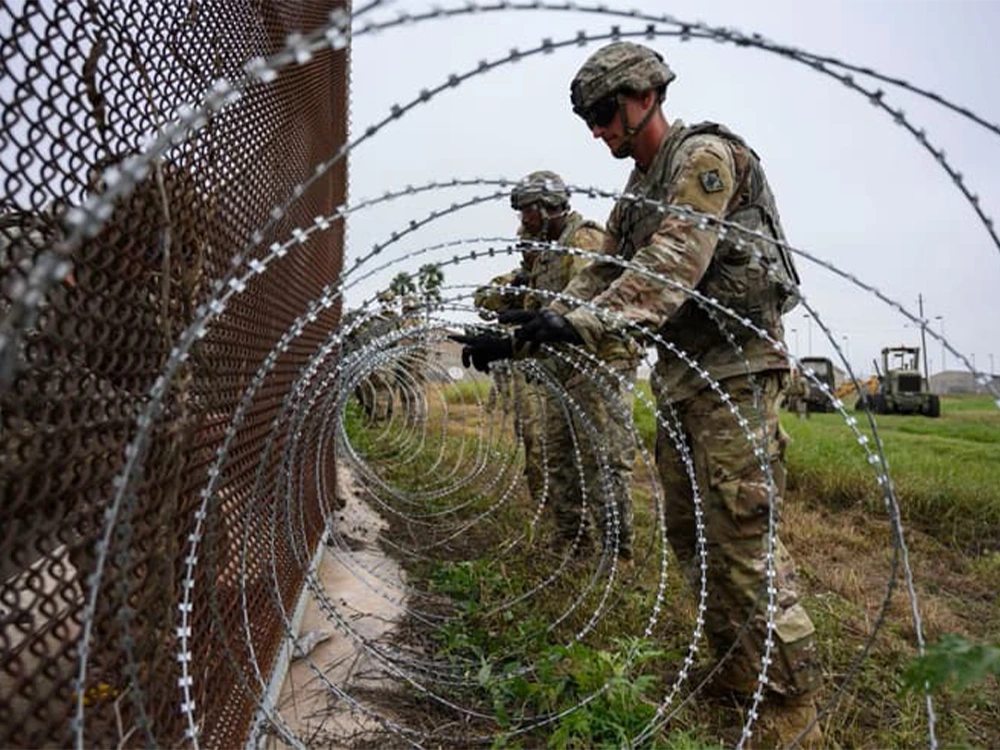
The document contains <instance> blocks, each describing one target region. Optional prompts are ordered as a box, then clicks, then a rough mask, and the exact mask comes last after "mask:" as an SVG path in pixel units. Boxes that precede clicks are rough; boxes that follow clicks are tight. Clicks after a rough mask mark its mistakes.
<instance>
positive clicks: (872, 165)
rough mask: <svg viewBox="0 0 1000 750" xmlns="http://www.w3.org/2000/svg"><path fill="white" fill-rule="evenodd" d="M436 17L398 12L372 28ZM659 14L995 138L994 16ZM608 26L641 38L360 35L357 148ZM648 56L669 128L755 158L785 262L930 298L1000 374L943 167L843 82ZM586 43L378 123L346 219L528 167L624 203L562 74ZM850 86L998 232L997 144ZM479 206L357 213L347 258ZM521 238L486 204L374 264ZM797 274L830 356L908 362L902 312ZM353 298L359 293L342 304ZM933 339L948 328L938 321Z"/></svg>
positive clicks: (566, 26) (999, 348)
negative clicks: (756, 38)
mask: <svg viewBox="0 0 1000 750" xmlns="http://www.w3.org/2000/svg"><path fill="white" fill-rule="evenodd" d="M439 4H440V5H442V6H443V7H451V6H452V5H454V4H453V3H449V2H440V3H439ZM605 4H606V5H607V6H608V7H610V8H617V9H623V10H627V9H630V8H633V7H637V8H639V9H641V10H643V11H645V12H649V13H655V14H658V13H663V12H665V11H666V10H667V6H666V4H664V3H661V2H655V1H654V0H630V1H629V2H627V3H621V2H606V3H605ZM428 7H430V4H425V3H423V2H413V1H410V0H400V1H399V2H396V3H393V4H391V5H390V6H388V7H387V9H386V10H385V11H382V12H376V13H375V15H374V17H394V16H395V15H396V14H397V13H398V12H399V11H401V10H406V11H409V12H411V13H413V12H417V11H418V10H426V9H427V8H428ZM669 12H670V13H671V14H672V15H673V16H674V17H675V18H677V19H680V20H686V21H705V22H707V23H710V24H712V25H723V26H727V27H731V28H735V29H738V30H739V31H741V32H743V33H747V34H749V33H753V32H757V33H760V34H761V35H763V36H765V37H767V38H768V39H770V40H773V41H775V42H780V43H783V44H787V45H790V46H794V47H797V48H800V49H803V50H807V51H810V52H813V53H817V54H827V55H831V56H833V57H837V58H839V59H841V60H844V61H847V62H851V63H855V64H859V65H863V66H867V67H871V68H874V69H876V70H878V71H879V72H881V73H884V74H887V75H891V76H895V77H900V78H903V79H906V80H908V81H911V82H913V83H915V84H917V85H919V86H921V87H923V88H927V89H930V90H932V91H935V92H937V93H939V94H941V95H943V96H945V97H947V98H949V99H951V100H953V101H955V102H956V103H958V104H961V105H963V106H965V107H967V108H969V109H971V110H973V111H974V112H976V113H977V114H978V115H980V116H982V117H984V118H985V119H986V120H987V121H989V122H994V123H1000V98H998V97H997V96H996V93H995V92H996V90H997V89H996V84H995V81H994V80H993V76H994V74H995V71H997V70H1000V49H998V47H997V45H996V43H995V30H996V29H997V28H1000V4H998V3H993V2H986V1H985V0H984V1H981V2H972V1H966V2H962V1H958V0H949V1H948V2H906V1H903V0H896V1H893V2H840V3H837V2H726V1H723V0H718V1H714V2H712V1H710V2H705V1H699V2H672V3H670V4H669ZM612 24H618V25H620V27H621V29H622V30H623V31H627V30H631V29H636V28H643V27H644V24H637V23H636V22H630V21H628V20H624V19H612V18H610V17H607V16H595V15H592V14H585V13H580V12H574V13H566V12H560V13H555V12H538V11H506V12H501V13H489V14H477V15H475V16H473V17H467V18H459V19H451V20H446V21H440V20H438V21H430V22H425V23H420V24H414V25H410V26H407V27H404V28H397V29H395V30H391V31H386V32H382V33H380V34H377V35H366V36H360V37H358V38H356V39H355V41H354V46H353V58H352V66H353V68H352V87H353V94H352V105H351V123H352V131H353V132H354V133H355V135H356V134H358V133H360V132H363V130H364V128H366V127H367V126H369V125H371V124H372V123H374V122H376V121H377V120H379V119H381V118H382V117H384V116H385V115H386V114H387V113H388V111H389V108H390V107H391V106H392V105H393V104H394V103H404V102H408V101H409V100H411V99H413V98H414V97H415V96H416V95H417V94H418V92H419V91H420V90H421V89H422V88H432V87H433V86H436V85H438V84H440V83H442V82H443V81H445V80H446V79H447V77H448V75H449V74H451V73H464V72H465V71H467V70H469V69H472V68H474V67H475V66H476V64H477V63H478V61H479V60H481V59H490V60H492V59H495V58H497V57H500V56H503V55H505V54H506V53H507V52H508V51H509V49H510V48H511V47H518V48H521V49H527V48H529V47H533V46H536V45H538V44H539V42H541V40H542V39H543V38H551V39H552V40H553V41H560V40H563V39H568V38H571V37H573V36H575V34H576V32H577V31H578V30H587V31H589V32H593V33H602V32H605V33H606V32H607V31H609V30H610V28H611V25H612ZM649 43H650V44H651V45H652V46H654V47H656V48H657V49H659V50H660V51H661V52H662V53H663V54H664V56H665V57H666V59H667V61H668V62H669V64H670V65H671V67H672V68H673V69H674V71H675V72H676V73H677V79H676V80H675V81H674V82H673V83H672V84H671V86H670V89H669V91H668V97H667V104H666V107H665V109H666V112H667V115H668V117H669V118H670V119H671V120H673V119H674V118H677V117H680V118H682V119H683V120H685V121H686V122H689V123H690V122H697V121H701V120H715V121H718V122H722V123H724V124H726V125H728V126H729V127H730V128H731V129H733V130H735V131H736V132H737V133H740V134H741V135H742V136H743V137H744V138H746V139H747V140H748V141H749V143H750V144H751V146H753V148H754V149H755V150H756V151H757V152H758V153H759V154H760V155H761V158H762V161H763V163H764V166H765V169H766V170H767V173H768V177H769V180H770V182H771V185H772V187H773V189H774V191H775V194H776V196H777V200H778V206H779V209H780V211H781V215H782V221H783V224H784V226H785V230H786V232H787V234H788V237H789V240H790V242H791V243H792V244H793V245H795V246H796V247H799V248H802V249H804V250H806V251H808V252H810V253H812V254H814V255H816V256H817V257H820V258H822V259H824V260H826V261H828V262H830V263H832V264H834V265H836V266H837V267H839V268H841V269H843V270H845V271H848V272H851V273H853V274H855V275H857V276H859V277H861V278H862V279H863V280H864V281H866V282H868V283H870V284H872V285H874V286H876V287H878V288H879V289H880V290H882V291H883V292H884V293H885V294H886V295H887V296H889V297H891V298H893V299H895V300H897V301H899V302H900V303H901V304H903V305H904V306H906V307H907V308H908V309H911V310H912V311H913V312H914V313H915V312H916V310H917V295H918V294H919V293H923V296H924V303H925V312H926V314H927V315H928V316H929V317H930V318H934V317H935V316H938V315H940V316H943V322H944V327H945V332H946V335H947V338H948V340H949V342H951V343H952V345H953V346H954V347H955V348H956V349H958V350H959V351H961V352H962V353H964V354H966V355H967V356H969V357H970V358H971V357H972V355H973V354H974V355H975V357H976V364H977V365H978V367H979V368H980V369H984V370H988V369H989V367H990V355H991V354H992V355H993V356H994V359H995V360H997V359H1000V330H998V326H997V320H998V318H1000V315H998V312H997V310H998V303H997V300H998V296H1000V251H998V250H997V248H996V247H994V245H993V244H992V240H991V238H990V237H989V235H988V233H987V232H986V230H985V228H984V227H983V226H982V225H981V224H980V223H979V220H978V217H977V216H976V214H975V213H974V211H973V209H972V207H971V206H970V205H969V204H968V203H967V202H966V200H965V198H964V197H963V196H962V195H961V194H960V193H959V192H958V190H957V189H956V188H955V187H954V185H953V184H952V183H951V181H950V179H949V178H948V176H947V175H946V174H945V172H944V171H943V170H942V169H941V167H940V166H939V165H938V163H937V162H936V161H935V160H934V159H933V158H932V157H931V155H930V154H929V153H928V152H927V151H926V150H924V148H923V147H922V146H921V145H919V144H918V143H917V141H916V140H915V139H913V137H912V136H910V135H909V134H908V133H907V132H906V131H905V130H904V129H903V128H901V127H900V126H898V125H896V124H895V123H894V122H893V121H892V118H891V117H889V116H888V115H886V114H885V113H883V112H880V111H879V110H877V109H876V108H875V107H873V106H872V105H871V104H870V103H868V101H867V100H866V99H865V98H863V97H861V96H860V95H858V94H857V93H854V92H851V91H849V90H848V89H847V88H846V87H845V86H843V85H842V84H841V83H839V82H837V81H835V80H833V79H831V78H829V77H826V76H823V75H820V74H818V73H816V72H815V71H813V70H811V69H809V68H807V67H805V66H803V65H801V64H798V63H795V62H792V61H789V60H787V59H784V58H781V57H779V56H777V55H774V54H771V53H767V52H763V51H760V50H756V49H748V48H738V47H736V46H734V45H732V44H720V43H716V42H711V41H701V40H692V41H688V42H681V41H680V40H678V39H677V38H670V37H661V38H658V39H657V40H655V41H653V42H649ZM598 46H600V45H599V44H589V45H587V46H586V47H582V48H581V47H577V46H571V47H568V48H566V49H563V50H559V51H557V52H555V53H553V54H551V55H544V56H536V57H534V58H531V59H527V60H523V61H521V62H519V63H517V64H516V65H507V66H504V67H502V68H499V69H497V70H494V71H492V72H489V73H486V74H484V75H481V76H478V77H475V78H473V79H471V80H469V81H467V82H466V83H464V84H462V85H460V86H458V87H457V88H455V89H451V90H448V91H446V92H444V93H443V94H441V95H439V96H438V97H436V98H435V99H433V100H431V101H430V102H429V103H427V104H423V105H421V106H419V107H417V108H416V109H415V110H414V111H412V112H411V113H409V114H408V115H406V116H405V117H403V118H402V119H400V120H399V121H397V122H393V123H391V124H390V125H389V126H387V127H386V128H385V129H384V130H383V131H382V132H381V133H379V134H378V135H377V136H376V137H375V138H373V139H371V140H369V141H367V142H365V143H363V144H361V145H360V146H359V147H358V148H357V150H356V151H355V152H354V153H353V154H352V157H351V161H350V175H351V179H350V196H351V200H352V201H357V200H360V199H363V198H370V197H373V196H376V195H380V194H382V193H384V192H385V191H387V190H395V189H398V188H402V187H404V186H406V185H407V184H413V185H418V184H423V183H425V182H428V181H432V180H444V179H450V178H453V177H458V178H473V177H489V178H498V177H505V178H508V179H511V180H516V179H518V178H520V177H521V176H523V175H524V174H526V173H527V172H530V171H533V170H535V169H553V170H555V171H557V172H559V173H560V174H561V175H562V176H563V177H564V178H565V179H566V180H567V181H568V182H570V183H574V184H579V185H593V186H595V187H598V188H601V189H605V190H620V189H621V188H622V186H623V185H624V183H625V180H626V179H627V176H628V173H629V171H630V169H631V161H618V160H615V159H613V158H611V157H610V156H609V154H608V153H607V150H606V148H605V146H604V145H603V144H602V143H601V142H599V141H595V140H593V139H592V138H591V136H590V134H589V132H588V131H587V129H586V127H585V126H584V125H583V124H582V123H581V122H580V121H579V120H578V119H577V118H576V117H575V116H574V115H573V114H572V112H571V111H570V108H569V102H568V99H569V97H568V91H569V82H570V80H571V78H572V76H573V74H574V73H575V71H576V70H577V68H578V67H579V66H580V65H581V64H582V62H583V61H584V60H585V59H586V57H587V56H589V55H590V54H591V53H592V52H593V51H594V50H595V49H597V48H598ZM858 80H859V82H862V83H864V84H865V85H866V86H868V87H875V88H877V87H879V86H881V87H883V88H885V89H886V91H887V97H886V101H887V102H888V103H890V104H892V105H893V106H896V107H902V108H903V109H904V110H905V112H906V114H907V116H908V117H909V118H910V119H911V120H912V121H913V122H914V124H916V125H917V126H918V127H922V128H925V129H926V131H927V134H928V137H929V139H930V140H931V141H932V142H933V143H934V144H935V145H937V146H938V147H943V148H944V149H945V151H946V154H947V158H948V159H949V161H951V162H952V165H953V166H954V167H955V168H956V169H958V171H960V172H962V173H963V175H964V176H965V179H966V181H967V184H969V185H970V186H971V188H972V190H973V192H975V193H978V195H979V197H980V200H981V205H982V206H983V207H984V210H985V211H986V213H987V215H989V216H991V217H993V218H994V219H996V220H997V222H998V223H1000V136H996V135H994V134H992V133H990V132H989V131H986V130H984V129H983V128H981V127H980V126H978V125H976V124H974V123H972V122H970V121H968V120H965V119H964V118H962V117H960V116H959V115H956V114H954V113H951V112H949V111H946V110H944V109H942V108H941V107H939V106H936V105H933V104H932V103H930V102H927V101H925V100H921V99H918V98H917V97H915V96H913V95H910V94H907V93H906V92H904V91H902V90H900V89H896V88H894V87H889V86H886V85H884V84H876V83H873V82H871V81H870V80H868V79H864V78H862V77H860V76H859V77H858ZM483 192H484V189H482V188H480V189H478V190H476V189H472V190H455V189H450V190H443V191H439V192H437V193H435V194H433V195H431V196H425V197H423V198H412V197H411V198H406V199H403V200H397V201H393V202H392V203H390V204H388V205H387V206H385V207H383V208H380V209H378V210H372V211H366V212H364V213H359V214H356V215H354V216H352V217H351V219H350V221H349V224H348V251H347V257H348V260H349V261H350V260H352V259H353V258H354V257H357V256H358V255H360V254H363V253H364V252H367V250H368V249H370V247H371V245H372V244H373V243H375V242H381V241H384V240H385V239H387V238H388V236H389V234H390V232H391V231H393V230H402V229H404V228H405V227H406V226H407V224H408V223H409V222H410V220H412V219H419V218H422V217H424V216H426V214H427V213H428V212H429V211H430V210H432V209H435V208H436V209H443V208H446V207H448V206H449V205H451V204H452V203H453V202H455V201H456V200H460V199H462V198H467V197H469V196H471V195H474V194H481V193H483ZM574 206H575V207H576V208H578V209H580V210H581V211H582V212H583V213H584V214H585V215H588V216H590V217H592V218H595V219H598V220H600V221H603V220H604V219H606V218H607V214H608V212H609V210H610V208H611V201H610V200H594V201H591V200H588V199H586V198H584V197H583V196H579V197H577V198H576V199H575V200H574ZM516 225H517V216H516V214H515V213H514V212H513V211H512V210H511V209H510V207H509V204H508V203H507V202H506V201H495V202H491V203H489V204H487V205H484V206H482V207H478V208H476V209H473V210H466V211H463V212H462V213H460V214H459V215H458V216H455V217H451V218H449V219H447V220H442V221H439V222H435V223H434V225H433V226H431V227H428V228H426V229H422V230H420V231H419V232H418V233H415V234H414V235H412V236H411V237H408V238H407V239H406V240H404V241H403V242H401V243H399V244H397V245H394V246H393V247H392V249H391V250H387V251H386V259H391V258H398V257H401V256H402V255H404V254H405V253H408V252H410V251H412V250H415V249H417V248H420V247H423V246H426V245H430V244H434V243H437V242H444V241H450V240H456V239H461V238H467V237H476V236H495V235H512V234H513V232H514V230H515V228H516ZM998 225H1000V224H998ZM452 254H453V251H448V252H447V253H446V254H444V255H437V256H433V258H434V259H441V258H442V257H450V256H451V255H452ZM427 260H428V258H426V257H422V258H420V259H417V260H411V261H407V262H406V263H404V265H403V266H402V267H401V268H396V269H393V273H394V272H395V271H396V270H409V271H415V270H416V268H417V267H418V266H419V265H420V264H421V263H423V262H426V261H427ZM797 262H798V267H799V272H800V274H801V276H802V277H803V291H804V293H805V295H806V296H807V297H808V299H809V300H810V304H812V305H813V306H814V307H815V308H816V309H817V310H818V312H819V315H820V316H821V318H822V319H823V320H824V321H825V322H826V323H827V324H828V325H829V326H830V327H831V328H832V329H833V330H834V332H835V336H836V338H837V340H838V342H839V343H841V345H844V343H845V340H844V337H846V345H847V348H848V349H849V355H850V358H851V361H852V364H853V366H854V367H856V368H859V369H860V370H861V371H862V372H868V371H870V369H871V364H870V363H871V360H872V358H873V357H874V356H876V355H877V354H878V351H879V350H880V349H881V347H882V346H885V345H890V344H899V343H907V344H917V345H919V330H918V329H916V328H914V327H913V326H912V325H909V324H908V323H907V321H906V320H905V319H904V318H902V317H901V316H900V315H899V314H898V313H897V312H895V311H894V310H892V309H891V308H889V307H887V306H886V305H884V304H883V303H881V302H879V301H878V300H875V299H874V298H872V297H871V295H869V294H867V293H865V292H862V291H861V290H857V289H854V288H852V287H850V286H848V285H847V284H845V283H844V282H843V281H840V280H839V279H837V278H835V277H834V276H833V275H832V274H831V273H830V272H829V271H827V270H825V269H822V268H819V267H816V266H814V265H813V264H811V263H809V262H808V261H807V260H805V259H799V260H798V261H797ZM512 266H513V262H512V261H511V260H510V259H507V258H498V259H495V260H493V261H489V262H486V261H484V262H480V263H476V264H468V263H466V264H463V265H462V266H461V267H459V268H455V267H448V268H447V269H446V283H481V282H483V281H485V280H487V279H488V278H489V277H491V276H493V275H495V274H497V273H501V272H503V271H505V270H507V269H508V268H510V267H512ZM388 275H391V274H388ZM388 275H383V276H381V277H379V278H377V279H373V280H372V282H370V283H366V284H364V285H363V286H362V287H361V288H360V291H361V293H362V294H364V295H368V294H371V293H372V292H373V291H374V290H376V289H377V288H381V287H384V286H385V285H386V283H387V281H388ZM360 298H361V297H360V295H359V294H357V293H354V294H350V295H349V296H348V303H349V304H356V303H357V302H358V301H359V300H360ZM802 314H803V308H801V307H800V308H797V309H796V310H794V311H793V312H792V313H791V314H790V315H789V316H788V319H787V327H788V329H789V333H788V335H787V339H788V343H789V346H791V347H792V348H793V350H794V349H795V347H796V346H797V347H798V351H799V354H800V355H806V354H808V353H809V339H810V335H809V334H810V328H811V340H812V342H811V343H812V353H813V354H816V355H822V354H829V353H830V352H831V349H830V346H829V344H828V343H827V342H826V341H825V337H824V336H823V334H822V332H821V331H820V330H819V328H818V326H817V325H816V324H815V323H812V324H811V325H810V324H809V323H808V322H807V321H806V320H805V319H804V318H803V317H802ZM904 324H906V325H904ZM935 327H936V330H940V321H935ZM792 329H795V331H797V333H792V332H791V331H792ZM928 349H929V358H930V363H931V371H932V372H934V371H936V370H939V369H941V346H940V345H939V344H937V343H936V342H931V341H930V340H929V345H928ZM947 360H948V362H947V364H948V368H949V369H952V368H954V367H955V366H956V362H955V358H954V357H953V356H951V355H950V354H948V355H947ZM997 364H998V365H1000V363H997Z"/></svg>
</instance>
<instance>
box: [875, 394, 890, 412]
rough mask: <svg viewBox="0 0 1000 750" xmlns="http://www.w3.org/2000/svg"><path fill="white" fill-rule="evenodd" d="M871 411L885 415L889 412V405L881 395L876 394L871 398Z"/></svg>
mask: <svg viewBox="0 0 1000 750" xmlns="http://www.w3.org/2000/svg"><path fill="white" fill-rule="evenodd" d="M872 411H873V412H875V413H876V414H887V413H888V412H889V404H888V402H887V401H886V400H885V396H883V395H882V394H881V393H876V394H875V395H874V396H872Z"/></svg>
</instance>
